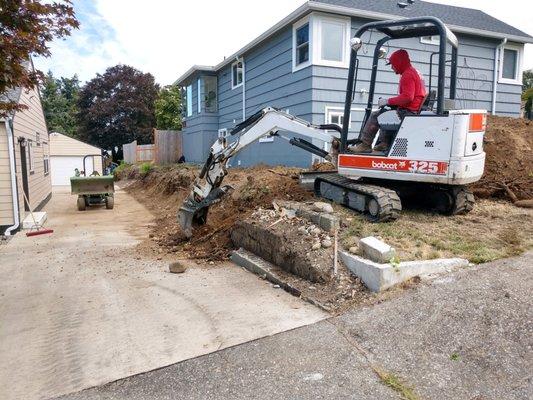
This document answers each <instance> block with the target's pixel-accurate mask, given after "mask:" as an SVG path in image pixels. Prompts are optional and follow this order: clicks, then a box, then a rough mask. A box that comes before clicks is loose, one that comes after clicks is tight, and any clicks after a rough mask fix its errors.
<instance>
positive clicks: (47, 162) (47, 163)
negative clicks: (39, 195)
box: [43, 154, 50, 176]
mask: <svg viewBox="0 0 533 400" xmlns="http://www.w3.org/2000/svg"><path fill="white" fill-rule="evenodd" d="M43 167H44V176H46V175H48V174H49V173H50V156H49V155H48V154H45V155H44V158H43Z"/></svg>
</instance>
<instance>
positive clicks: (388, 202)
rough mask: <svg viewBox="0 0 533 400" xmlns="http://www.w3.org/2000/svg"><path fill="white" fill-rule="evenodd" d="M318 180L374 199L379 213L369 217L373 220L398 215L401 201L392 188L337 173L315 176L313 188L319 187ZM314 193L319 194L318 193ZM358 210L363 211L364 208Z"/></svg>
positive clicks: (383, 219) (391, 219) (380, 220)
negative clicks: (360, 181) (365, 182)
mask: <svg viewBox="0 0 533 400" xmlns="http://www.w3.org/2000/svg"><path fill="white" fill-rule="evenodd" d="M319 182H326V183H329V184H331V185H334V186H337V187H342V188H344V189H346V190H349V191H352V192H355V193H358V194H362V195H364V196H366V197H367V198H373V199H375V200H376V201H377V202H378V204H379V210H380V213H379V215H378V216H377V217H371V218H372V220H373V221H374V222H386V221H394V220H395V219H397V218H398V217H399V216H400V213H401V211H402V202H401V201H400V198H399V197H398V194H397V193H396V192H395V191H394V190H391V189H387V188H384V187H381V186H375V185H366V184H360V183H356V182H354V181H353V180H351V179H348V178H345V177H343V176H341V175H337V174H332V175H328V176H323V177H319V178H317V179H316V185H315V188H319ZM315 192H316V189H315ZM316 194H317V195H320V193H316ZM358 211H361V212H365V211H366V210H358Z"/></svg>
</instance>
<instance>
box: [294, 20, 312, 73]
mask: <svg viewBox="0 0 533 400" xmlns="http://www.w3.org/2000/svg"><path fill="white" fill-rule="evenodd" d="M294 36H295V44H294V47H295V62H294V65H295V66H296V67H297V66H300V65H302V64H305V63H307V62H308V61H309V22H307V23H306V24H304V25H302V26H300V27H299V28H296V30H295V32H294Z"/></svg>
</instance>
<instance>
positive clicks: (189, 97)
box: [185, 85, 193, 117]
mask: <svg viewBox="0 0 533 400" xmlns="http://www.w3.org/2000/svg"><path fill="white" fill-rule="evenodd" d="M189 88H190V90H189ZM185 92H186V94H187V104H185V106H186V107H187V117H192V114H193V103H192V85H187V87H186V88H185ZM189 106H190V107H189Z"/></svg>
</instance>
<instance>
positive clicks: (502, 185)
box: [473, 116, 533, 200]
mask: <svg viewBox="0 0 533 400" xmlns="http://www.w3.org/2000/svg"><path fill="white" fill-rule="evenodd" d="M484 148H485V152H486V153H487V158H486V162H485V173H484V175H483V177H482V178H481V180H480V181H479V182H476V183H475V184H474V185H473V189H474V193H475V194H476V196H478V197H485V198H486V197H495V198H506V199H508V200H512V199H511V198H510V197H509V193H508V192H507V190H506V187H507V188H509V189H510V190H511V191H512V192H513V193H514V194H515V195H516V197H517V198H518V199H519V200H526V199H531V198H533V152H532V150H533V121H528V120H525V119H521V118H507V117H497V116H489V118H488V121H487V131H486V134H485V143H484Z"/></svg>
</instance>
